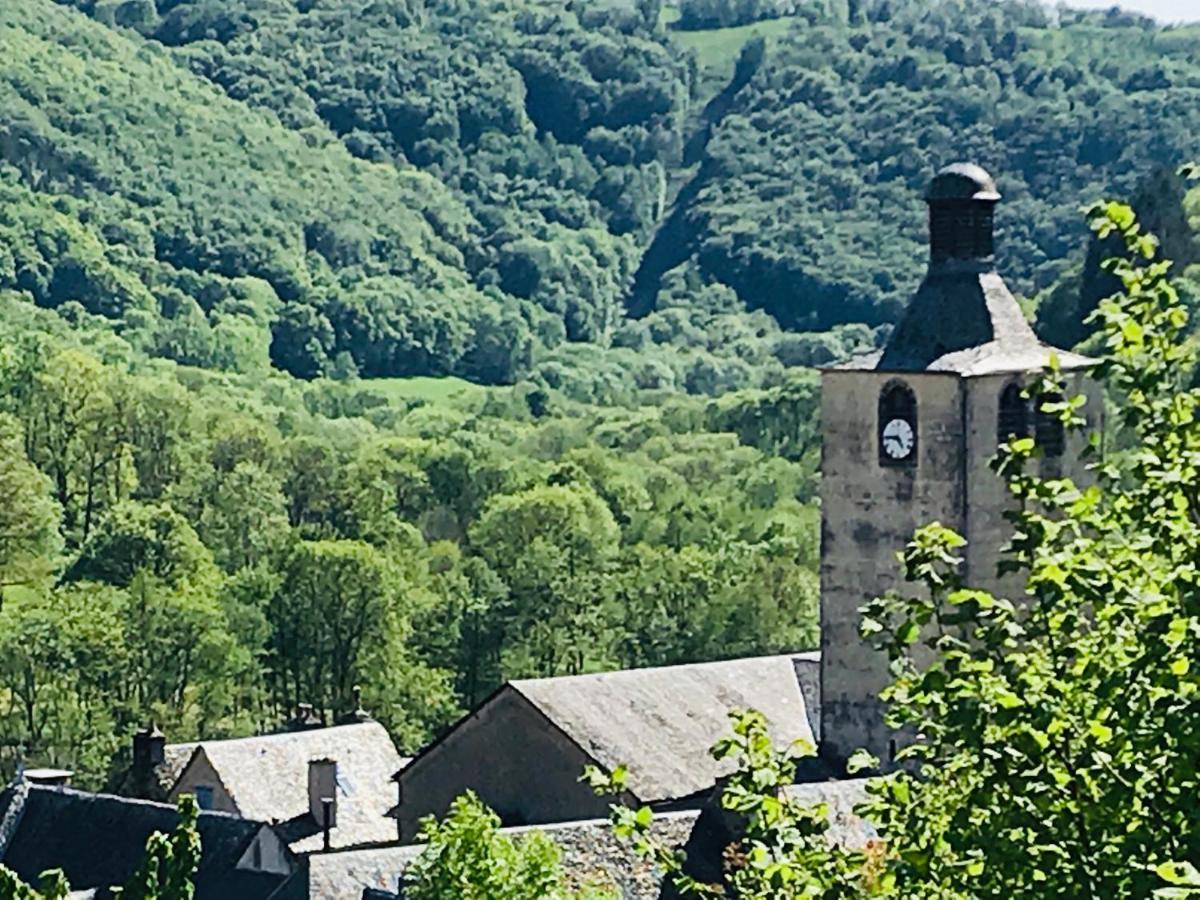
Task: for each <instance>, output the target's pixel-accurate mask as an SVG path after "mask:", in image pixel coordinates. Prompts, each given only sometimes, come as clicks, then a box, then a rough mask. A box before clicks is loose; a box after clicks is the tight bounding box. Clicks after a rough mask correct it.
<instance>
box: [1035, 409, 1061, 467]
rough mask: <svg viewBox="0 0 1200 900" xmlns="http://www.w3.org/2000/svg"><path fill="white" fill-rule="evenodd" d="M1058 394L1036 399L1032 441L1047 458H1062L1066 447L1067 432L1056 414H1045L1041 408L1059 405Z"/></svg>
mask: <svg viewBox="0 0 1200 900" xmlns="http://www.w3.org/2000/svg"><path fill="white" fill-rule="evenodd" d="M1061 402H1062V396H1061V395H1059V394H1043V395H1042V396H1041V397H1039V398H1038V408H1037V416H1036V424H1035V426H1034V431H1035V434H1034V439H1035V440H1036V441H1037V445H1038V446H1039V447H1041V448H1042V453H1043V454H1044V455H1045V456H1047V457H1052V456H1062V455H1063V452H1064V451H1065V450H1066V446H1067V432H1066V428H1065V427H1064V425H1063V421H1062V419H1060V418H1059V417H1058V413H1053V412H1046V411H1045V410H1043V409H1042V406H1043V405H1044V404H1046V403H1061Z"/></svg>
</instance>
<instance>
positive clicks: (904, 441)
mask: <svg viewBox="0 0 1200 900" xmlns="http://www.w3.org/2000/svg"><path fill="white" fill-rule="evenodd" d="M915 437H916V436H915V435H914V434H913V430H912V426H911V425H909V424H908V422H906V421H905V420H904V419H892V421H890V422H888V423H887V424H886V425H884V426H883V436H882V439H883V452H884V453H886V454H887V455H888V457H889V458H890V459H897V460H899V459H908V457H909V456H910V455H911V454H912V452H913V444H914V443H916V441H915Z"/></svg>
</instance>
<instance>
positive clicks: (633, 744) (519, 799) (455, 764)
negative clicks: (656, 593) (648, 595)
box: [395, 653, 819, 840]
mask: <svg viewBox="0 0 1200 900" xmlns="http://www.w3.org/2000/svg"><path fill="white" fill-rule="evenodd" d="M818 665H819V660H818V657H817V655H816V654H812V653H810V654H803V655H798V656H769V657H761V658H754V659H737V660H729V661H726V662H715V663H700V664H694V665H681V666H666V667H662V668H652V669H635V670H629V671H623V672H605V673H602V674H596V675H572V676H565V677H561V678H537V679H521V680H517V681H510V682H508V683H507V684H505V685H503V686H502V687H501V688H500V689H499V690H498V691H496V692H495V693H494V694H492V696H491V697H489V698H488V699H486V700H485V701H483V703H482V704H480V706H479V707H478V708H476V709H475V711H474V712H472V713H471V714H470V715H468V716H465V717H464V718H463V719H462V720H460V721H459V722H458V724H456V725H455V726H454V727H453V728H451V729H450V731H449V732H448V733H447V734H445V735H444V736H443V737H442V738H441V739H440V740H438V741H435V742H434V743H433V744H431V745H430V746H429V747H428V748H426V750H425V751H424V752H423V753H421V754H420V755H419V756H417V757H416V758H415V759H414V760H413V761H412V762H411V763H409V765H407V766H406V767H405V768H404V769H402V770H401V771H399V772H398V773H397V776H396V780H397V782H398V785H399V792H398V793H399V804H398V806H397V808H396V810H395V812H396V815H397V819H398V821H399V836H400V838H401V839H404V840H412V839H413V838H414V837H415V835H416V833H417V827H418V823H419V822H420V820H421V819H422V818H423V817H424V816H427V815H429V814H431V813H433V814H438V815H440V814H441V813H442V812H444V811H445V809H446V808H447V807H448V806H449V804H450V802H451V801H452V800H453V799H454V798H455V797H457V796H458V795H459V794H461V793H462V792H463V791H465V790H468V789H469V790H473V791H475V793H477V794H478V795H479V797H480V798H481V799H482V800H483V801H484V802H485V803H487V804H488V805H489V806H490V807H492V808H493V809H494V810H496V812H497V813H498V814H499V815H500V817H501V819H502V821H503V822H504V823H505V824H506V825H533V824H539V823H545V822H564V821H568V820H572V819H589V818H596V817H600V816H603V815H605V812H606V810H607V808H608V801H607V800H605V799H603V798H600V797H597V796H595V794H594V793H593V792H592V791H591V789H590V788H589V787H588V786H587V785H586V784H583V783H581V782H580V780H579V776H580V773H581V772H583V769H584V767H585V766H589V765H590V766H598V767H599V768H601V769H603V770H605V771H612V770H613V769H615V768H616V767H617V766H621V765H624V766H628V768H629V780H628V782H627V786H628V797H627V798H626V799H627V800H628V801H630V802H636V803H644V804H648V805H650V806H652V807H654V808H655V809H679V808H687V807H691V808H696V807H699V806H701V805H703V803H704V802H705V801H706V800H707V798H708V795H709V793H710V792H711V791H712V787H713V785H714V783H715V782H716V780H717V778H718V777H719V776H720V775H721V774H723V772H722V769H721V767H720V766H718V764H717V763H716V762H715V761H714V760H713V758H712V757H711V756H710V755H709V753H708V750H709V748H710V747H711V746H712V744H713V743H714V742H715V741H716V740H717V739H719V738H720V737H721V736H722V735H724V734H726V733H727V732H728V730H729V711H730V710H732V709H758V710H760V711H761V712H763V713H764V714H765V715H766V716H767V718H768V720H769V721H770V723H771V728H772V731H773V734H774V736H775V738H776V739H777V740H779V741H781V742H785V743H790V742H792V741H796V740H804V741H808V742H809V743H810V744H811V745H814V746H815V744H816V736H815V734H814V725H815V723H816V722H818V721H819V712H818V711H817V710H816V706H817V704H818V703H819V691H818V688H817V677H818Z"/></svg>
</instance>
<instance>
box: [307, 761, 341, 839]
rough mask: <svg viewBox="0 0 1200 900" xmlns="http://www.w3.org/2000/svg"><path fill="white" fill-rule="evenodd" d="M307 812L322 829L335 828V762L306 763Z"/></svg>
mask: <svg viewBox="0 0 1200 900" xmlns="http://www.w3.org/2000/svg"><path fill="white" fill-rule="evenodd" d="M308 812H309V815H311V816H312V817H313V821H315V822H316V823H317V825H319V826H320V827H321V828H322V829H329V828H336V827H337V760H334V759H327V758H326V759H311V760H309V761H308Z"/></svg>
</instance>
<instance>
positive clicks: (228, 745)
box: [189, 722, 406, 853]
mask: <svg viewBox="0 0 1200 900" xmlns="http://www.w3.org/2000/svg"><path fill="white" fill-rule="evenodd" d="M194 747H195V748H196V749H195V750H194V755H193V760H196V759H199V757H200V754H203V755H204V756H205V757H207V759H208V761H209V763H210V764H211V765H212V767H213V768H214V769H215V770H216V772H217V774H218V776H219V777H220V779H221V783H222V784H223V785H224V787H225V789H226V790H227V791H228V792H229V794H230V796H231V797H232V798H233V801H234V803H235V804H237V808H238V811H239V812H240V813H241V814H242V815H243V816H246V817H247V818H250V819H258V820H260V821H264V822H270V823H279V824H280V828H279V829H277V830H278V831H279V833H280V835H281V836H282V837H283V838H284V840H285V841H287V842H288V844H289V846H290V847H291V849H292V850H293V851H294V852H297V853H304V852H308V851H312V850H318V849H320V848H321V846H322V840H323V838H322V835H321V830H320V828H319V827H318V823H317V822H315V821H314V820H313V818H312V816H310V815H309V810H308V763H309V760H313V759H321V758H329V759H334V760H336V761H337V764H338V797H337V802H338V808H337V826H336V827H335V828H334V829H333V830H332V832H331V834H330V837H331V840H332V843H333V846H335V847H348V846H353V845H355V844H367V843H375V842H379V841H388V840H392V839H394V838H395V837H396V823H395V821H394V820H392V819H389V818H387V817H386V813H387V812H388V810H389V809H390V808H391V807H392V805H393V804H394V803H395V802H396V789H395V786H394V785H393V784H392V781H391V778H392V775H393V774H394V773H395V772H396V770H397V769H400V768H401V767H402V766H403V765H404V764H405V762H406V760H404V759H402V758H401V756H400V754H399V753H398V752H396V746H395V744H393V743H392V739H391V737H390V736H389V735H388V733H387V730H386V729H384V727H383V726H382V725H380V724H379V723H378V722H360V723H355V724H351V725H339V726H335V727H333V728H314V729H311V730H308V731H292V732H284V733H282V734H270V735H264V736H261V737H249V738H238V739H236V740H228V741H202V742H200V743H199V744H196V745H194ZM189 765H191V763H189Z"/></svg>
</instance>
